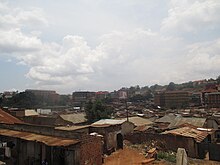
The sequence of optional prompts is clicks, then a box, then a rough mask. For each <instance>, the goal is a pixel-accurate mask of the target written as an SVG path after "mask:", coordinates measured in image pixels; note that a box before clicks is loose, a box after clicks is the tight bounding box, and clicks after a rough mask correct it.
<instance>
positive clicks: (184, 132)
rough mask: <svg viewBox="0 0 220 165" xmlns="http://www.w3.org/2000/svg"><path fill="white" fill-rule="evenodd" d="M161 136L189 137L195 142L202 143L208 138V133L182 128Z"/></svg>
mask: <svg viewBox="0 0 220 165" xmlns="http://www.w3.org/2000/svg"><path fill="white" fill-rule="evenodd" d="M162 134H173V135H179V136H185V137H191V138H194V139H195V141H196V142H202V141H203V140H204V139H205V138H206V137H207V136H208V132H205V131H199V130H197V129H194V128H190V127H182V128H178V129H174V130H170V131H165V132H163V133H162Z"/></svg>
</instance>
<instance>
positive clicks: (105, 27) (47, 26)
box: [0, 0, 220, 93]
mask: <svg viewBox="0 0 220 165" xmlns="http://www.w3.org/2000/svg"><path fill="white" fill-rule="evenodd" d="M218 75H220V1H219V0H181V1H180V0H144V1H143V0H111V1H106V0H74V1H72V0H65V1H59V0H53V1H52V0H48V1H44V0H37V1H34V0H16V1H13V0H0V77H1V82H0V91H7V90H19V91H22V90H25V89H47V90H56V91H57V92H58V93H72V92H73V91H79V90H89V91H99V90H108V91H112V90H117V89H120V88H121V87H130V86H135V85H140V86H151V85H154V84H162V85H164V84H168V83H169V82H171V81H172V82H174V83H183V82H187V81H193V80H200V79H205V78H206V79H207V78H216V77H217V76H218Z"/></svg>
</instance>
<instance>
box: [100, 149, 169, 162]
mask: <svg viewBox="0 0 220 165" xmlns="http://www.w3.org/2000/svg"><path fill="white" fill-rule="evenodd" d="M146 161H147V159H146V158H145V157H144V155H143V154H142V153H141V152H140V151H138V150H137V149H132V148H128V147H126V148H124V149H123V150H118V151H116V152H114V153H112V154H111V155H110V156H108V157H106V158H105V160H104V164H103V165H144V164H145V163H144V162H146ZM152 164H155V165H170V163H168V162H166V161H163V160H162V161H153V162H151V163H147V165H152Z"/></svg>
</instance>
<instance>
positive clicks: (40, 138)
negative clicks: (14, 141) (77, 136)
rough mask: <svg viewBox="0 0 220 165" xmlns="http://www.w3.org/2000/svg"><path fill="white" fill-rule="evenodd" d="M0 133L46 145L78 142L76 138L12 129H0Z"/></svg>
mask: <svg viewBox="0 0 220 165" xmlns="http://www.w3.org/2000/svg"><path fill="white" fill-rule="evenodd" d="M0 135H2V136H8V137H14V138H19V139H23V140H27V141H33V142H40V143H44V144H46V145H48V146H70V145H73V144H76V143H78V142H79V141H78V140H74V139H64V138H60V137H54V136H46V135H40V134H35V133H30V132H23V131H14V130H10V129H0Z"/></svg>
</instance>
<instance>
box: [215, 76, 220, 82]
mask: <svg viewBox="0 0 220 165" xmlns="http://www.w3.org/2000/svg"><path fill="white" fill-rule="evenodd" d="M216 81H217V83H218V84H220V75H219V76H218V77H217V78H216Z"/></svg>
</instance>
